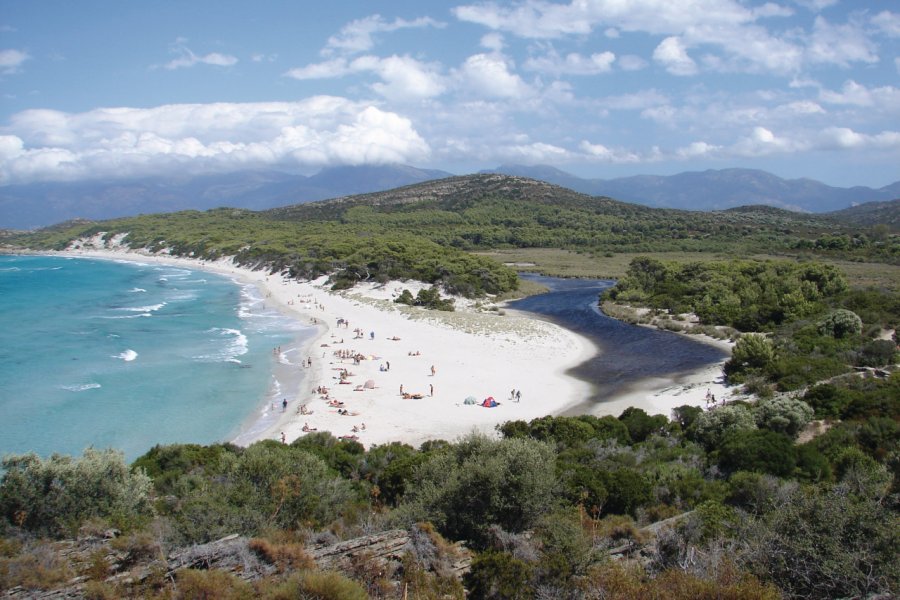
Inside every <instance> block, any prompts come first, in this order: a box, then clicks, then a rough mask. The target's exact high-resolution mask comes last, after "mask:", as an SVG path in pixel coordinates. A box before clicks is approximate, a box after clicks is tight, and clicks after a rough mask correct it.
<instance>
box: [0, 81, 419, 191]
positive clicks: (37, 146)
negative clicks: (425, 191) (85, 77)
mask: <svg viewBox="0 0 900 600" xmlns="http://www.w3.org/2000/svg"><path fill="white" fill-rule="evenodd" d="M5 129H6V134H7V135H4V136H2V137H0V182H2V183H3V184H8V183H13V182H26V181H30V180H37V179H57V180H68V179H78V178H89V177H124V176H134V175H150V174H156V173H162V172H169V171H171V170H173V169H176V170H177V169H182V170H188V171H191V172H203V171H217V170H229V169H235V168H253V167H266V166H294V167H296V166H304V167H321V166H325V165H329V164H362V163H388V162H391V163H392V162H421V161H423V160H425V159H427V158H428V156H429V155H430V148H429V146H428V144H427V143H426V142H425V141H424V140H423V139H422V137H421V136H420V135H419V134H418V132H416V130H415V129H414V128H413V126H412V123H411V122H410V121H409V120H408V119H407V118H405V117H402V116H400V115H398V114H396V113H393V112H388V111H384V110H381V109H379V108H376V107H374V106H371V105H366V104H363V103H355V102H351V101H349V100H346V99H343V98H336V97H331V96H316V97H312V98H308V99H305V100H302V101H299V102H262V103H248V104H234V103H216V104H173V105H164V106H158V107H155V108H147V109H143V108H110V109H97V110H92V111H89V112H86V113H63V112H59V111H50V110H32V111H25V112H22V113H18V114H16V115H14V116H13V118H12V120H11V124H10V125H9V126H8V127H6V128H5Z"/></svg>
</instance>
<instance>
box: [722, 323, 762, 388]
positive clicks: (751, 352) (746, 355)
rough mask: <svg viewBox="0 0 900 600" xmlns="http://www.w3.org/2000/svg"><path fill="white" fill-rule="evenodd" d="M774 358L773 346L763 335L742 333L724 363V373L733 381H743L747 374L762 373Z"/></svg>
mask: <svg viewBox="0 0 900 600" xmlns="http://www.w3.org/2000/svg"><path fill="white" fill-rule="evenodd" d="M774 360H775V347H774V346H773V345H772V342H770V341H769V340H768V338H766V337H765V336H763V335H757V334H749V335H743V336H741V337H740V339H739V340H738V341H737V343H736V344H735V345H734V348H733V349H732V351H731V359H730V360H728V362H726V363H725V367H724V370H725V375H727V376H728V379H729V380H730V381H732V382H733V383H740V382H742V381H744V380H745V379H746V378H747V376H748V375H756V374H761V373H764V372H765V370H766V369H767V368H768V367H769V366H770V365H771V364H772V362H773V361H774Z"/></svg>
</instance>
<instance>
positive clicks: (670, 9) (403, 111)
mask: <svg viewBox="0 0 900 600" xmlns="http://www.w3.org/2000/svg"><path fill="white" fill-rule="evenodd" d="M0 96H2V104H0V185H8V184H13V183H27V182H34V181H45V180H56V181H77V180H83V179H90V178H98V177H124V176H144V175H159V174H173V173H174V174H180V173H205V172H222V171H234V170H240V169H255V168H273V169H279V170H287V171H294V172H300V173H305V174H311V173H314V172H316V171H318V170H320V169H322V168H323V167H328V166H334V165H348V164H349V165H358V164H372V163H375V164H377V163H403V164H410V165H414V166H418V167H423V168H437V169H443V170H446V171H450V172H452V173H470V172H474V171H477V170H479V169H484V168H493V167H496V166H498V165H500V164H511V163H516V164H548V165H553V166H555V167H558V168H560V169H563V170H565V171H569V172H571V173H574V174H576V175H579V176H582V177H591V178H595V177H596V178H610V177H617V176H624V175H633V174H639V173H643V174H671V173H677V172H681V171H691V170H704V169H710V168H712V169H719V168H728V167H747V168H760V169H766V170H769V171H771V172H774V173H776V174H778V175H781V176H783V177H788V178H797V177H811V178H814V179H819V180H821V181H825V182H826V183H829V184H832V185H842V186H850V185H869V186H872V187H879V186H882V185H885V184H888V183H891V182H893V181H896V180H898V179H900V5H898V4H897V2H896V0H891V1H886V0H885V1H882V0H871V1H865V2H863V1H855V2H852V1H848V0H843V1H841V0H775V1H771V2H763V1H756V0H753V1H750V0H572V1H570V2H550V1H533V0H524V1H516V2H512V1H497V2H474V3H459V4H456V3H451V2H433V1H424V0H420V1H417V2H411V1H391V2H379V1H372V0H369V1H364V0H363V1H355V2H353V1H336V2H315V3H313V2H301V1H288V0H282V1H274V0H258V1H255V2H237V1H230V0H215V1H208V0H200V1H191V0H180V1H174V0H172V1H170V0H159V1H155V2H144V1H139V0H106V1H99V0H80V1H78V2H72V1H71V0H66V1H61V0H57V1H44V0H0Z"/></svg>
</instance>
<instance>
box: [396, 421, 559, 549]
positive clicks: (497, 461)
mask: <svg viewBox="0 0 900 600" xmlns="http://www.w3.org/2000/svg"><path fill="white" fill-rule="evenodd" d="M555 459H556V456H555V453H554V451H553V449H552V447H551V446H549V445H548V444H546V443H542V442H538V441H535V440H531V439H508V440H491V439H489V438H487V437H484V436H481V435H474V434H473V435H470V436H468V437H466V438H464V439H463V440H461V441H459V442H458V443H456V444H454V445H452V446H448V447H446V448H444V449H443V450H442V451H440V452H437V453H436V454H434V455H433V456H431V457H430V458H429V459H428V460H427V461H426V462H425V463H423V464H422V465H420V466H419V467H418V468H417V469H416V470H415V478H416V480H417V484H416V485H415V486H414V487H412V488H411V489H408V490H407V491H406V496H405V497H404V502H403V504H401V507H400V513H399V517H400V518H401V519H405V520H406V521H408V522H409V523H414V522H418V521H430V522H432V523H434V524H435V525H436V526H437V527H438V530H439V531H441V532H442V533H443V534H444V535H446V536H448V537H450V538H451V539H457V540H458V539H465V540H469V541H470V542H472V543H473V544H475V545H482V546H483V545H484V544H485V543H486V542H487V540H488V529H489V526H490V525H491V524H497V525H500V526H501V527H502V528H503V529H505V530H507V531H513V532H517V531H522V530H523V529H526V528H528V527H530V526H532V525H533V524H534V523H535V522H536V520H537V518H538V517H540V516H541V515H542V514H544V513H546V512H549V511H550V510H552V508H553V507H554V505H555V500H554V488H555V484H556V477H555V473H554V471H555Z"/></svg>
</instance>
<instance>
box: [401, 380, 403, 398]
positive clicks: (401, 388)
mask: <svg viewBox="0 0 900 600" xmlns="http://www.w3.org/2000/svg"><path fill="white" fill-rule="evenodd" d="M400 395H401V396H402V395H403V384H402V383H401V384H400Z"/></svg>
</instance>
